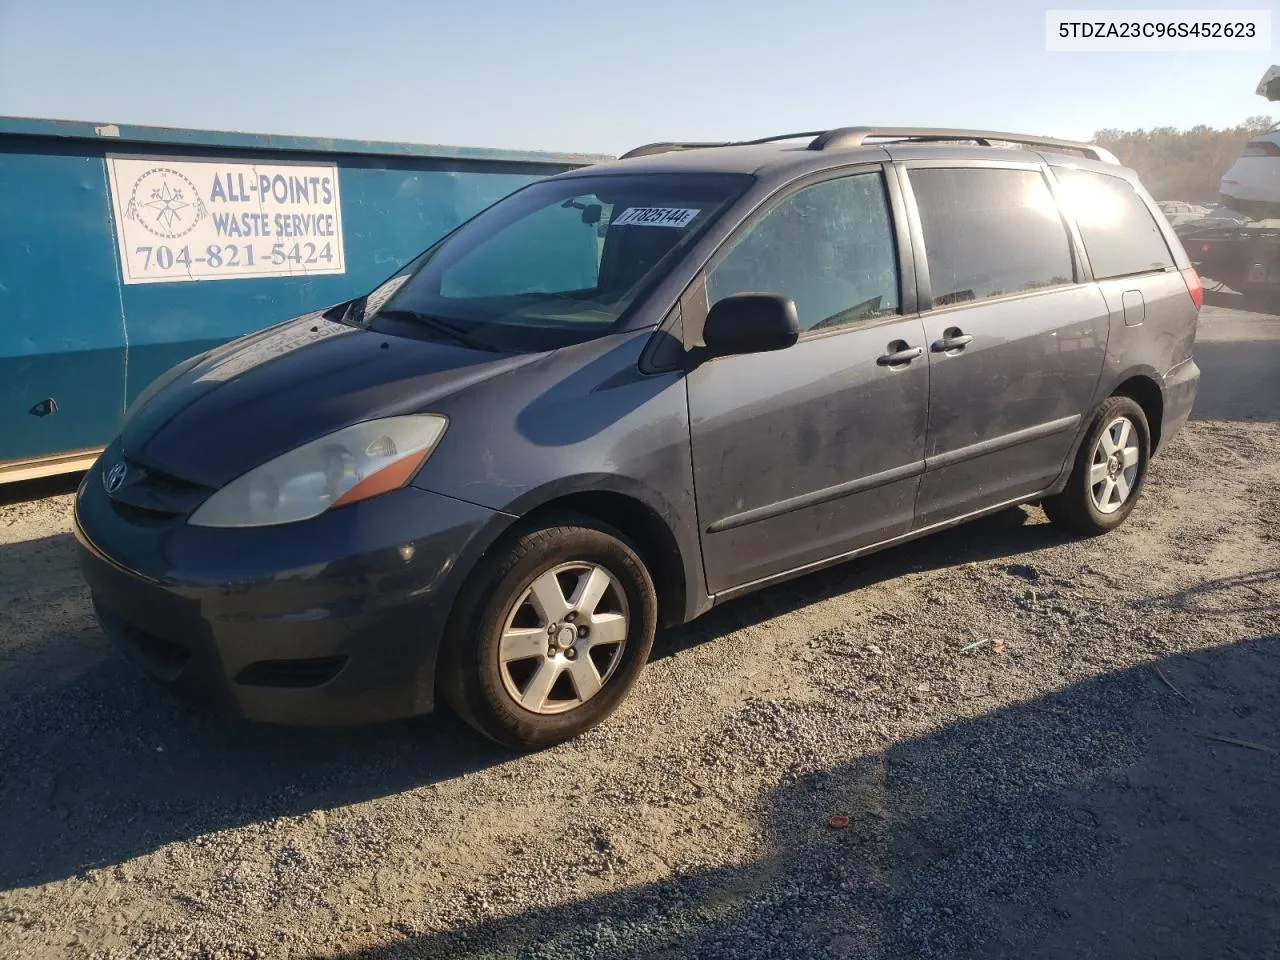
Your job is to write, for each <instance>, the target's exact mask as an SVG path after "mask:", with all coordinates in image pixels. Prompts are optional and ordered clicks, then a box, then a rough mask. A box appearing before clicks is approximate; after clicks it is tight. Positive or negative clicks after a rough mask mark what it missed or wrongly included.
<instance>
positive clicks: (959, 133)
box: [809, 127, 1120, 164]
mask: <svg viewBox="0 0 1280 960" xmlns="http://www.w3.org/2000/svg"><path fill="white" fill-rule="evenodd" d="M871 139H876V140H879V139H890V140H897V141H907V142H911V141H914V142H916V143H939V142H945V141H947V140H973V141H975V142H977V143H978V144H980V145H981V146H984V147H989V146H991V141H992V140H1001V141H1004V142H1006V143H1019V144H1023V145H1025V146H1029V147H1048V148H1050V149H1053V150H1072V151H1076V152H1078V153H1081V154H1083V155H1084V156H1085V157H1086V158H1087V159H1089V160H1099V161H1101V162H1103V163H1114V164H1119V163H1120V161H1119V160H1118V159H1117V158H1116V155H1115V154H1113V153H1112V152H1111V151H1110V150H1107V149H1105V148H1103V147H1099V146H1097V145H1096V144H1092V143H1083V142H1081V141H1079V140H1059V139H1056V138H1054V137H1035V136H1027V135H1025V134H1021V133H1001V132H1000V131H997V130H953V129H948V128H944V127H839V128H837V129H835V130H827V131H824V132H823V133H820V134H819V135H818V136H816V137H814V139H813V141H812V142H811V143H810V144H809V149H810V150H835V149H839V148H841V147H860V146H862V145H863V144H865V143H866V141H867V140H871Z"/></svg>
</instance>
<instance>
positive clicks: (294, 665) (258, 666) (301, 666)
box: [236, 657, 347, 687]
mask: <svg viewBox="0 0 1280 960" xmlns="http://www.w3.org/2000/svg"><path fill="white" fill-rule="evenodd" d="M346 665H347V658H346V657H311V658H308V659H305V660H259V661H258V662H257V663H251V664H249V666H247V667H245V668H244V669H243V670H241V671H240V672H239V673H238V674H236V683H238V684H241V685H243V686H246V687H318V686H320V685H321V684H324V683H328V682H329V681H330V680H332V679H333V678H334V677H336V676H337V675H338V672H339V671H340V670H342V668H343V667H345V666H346Z"/></svg>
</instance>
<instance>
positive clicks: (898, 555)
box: [653, 507, 1069, 659]
mask: <svg viewBox="0 0 1280 960" xmlns="http://www.w3.org/2000/svg"><path fill="white" fill-rule="evenodd" d="M1068 539H1069V537H1068V535H1066V534H1064V533H1063V532H1062V531H1061V530H1059V529H1058V528H1057V527H1054V526H1053V525H1051V524H1049V523H1047V522H1045V520H1044V516H1043V514H1041V513H1040V512H1039V511H1038V510H1036V509H1035V508H1034V507H1013V508H1010V509H1008V510H1001V511H1000V512H999V513H994V514H991V515H989V516H986V517H981V518H979V519H977V520H973V521H970V522H969V523H966V524H963V525H961V526H958V527H953V528H952V529H950V530H944V531H941V532H939V533H934V534H930V535H929V536H927V537H923V538H921V539H919V540H914V541H910V542H908V543H904V544H901V545H900V546H897V547H893V548H891V549H888V550H883V551H881V552H879V553H874V554H871V555H869V556H866V557H861V558H859V559H857V560H851V561H849V562H848V563H842V564H839V565H837V566H834V567H828V568H827V569H825V570H821V571H818V572H816V573H810V574H806V575H805V576H803V577H797V578H796V579H794V580H788V581H786V582H785V583H781V584H779V585H777V586H774V587H770V588H769V589H767V590H761V591H759V592H758V593H751V594H747V595H746V596H743V597H741V598H739V599H736V600H731V601H729V602H727V603H725V604H723V605H722V606H719V607H716V608H715V609H714V610H712V611H711V612H710V613H708V614H705V615H704V616H702V617H699V618H698V619H697V620H694V621H693V622H692V623H687V624H684V625H683V626H680V627H675V628H673V629H670V630H666V631H663V632H662V633H661V634H659V636H658V638H657V640H656V641H655V642H654V648H653V658H654V659H659V658H661V657H666V656H672V655H674V654H677V653H679V652H680V651H681V650H685V649H687V648H689V647H691V646H694V645H696V644H699V643H704V642H706V641H708V640H712V639H714V638H716V637H720V636H724V635H725V634H727V633H732V632H733V631H735V630H740V629H742V628H743V627H748V626H751V625H754V624H757V623H760V622H762V621H764V620H769V619H772V618H773V617H777V616H782V615H783V614H787V613H791V612H793V611H795V610H798V609H800V608H801V607H806V606H808V605H809V604H812V603H817V602H818V601H820V600H825V599H827V598H829V597H834V596H838V595H840V594H844V593H850V592H852V591H855V590H860V589H862V588H863V587H869V586H871V585H872V584H875V583H880V582H882V581H885V580H893V579H895V578H897V577H900V576H903V575H904V574H907V573H914V572H918V571H922V570H940V569H944V568H946V567H954V566H959V565H961V564H965V563H978V562H981V561H985V560H995V559H1000V558H1005V559H1008V560H1010V561H1014V562H1013V563H1011V565H1010V566H1011V568H1012V569H1011V572H1012V573H1014V574H1015V575H1017V574H1019V573H1021V574H1024V575H1026V576H1028V577H1035V576H1036V572H1035V571H1034V570H1033V569H1031V568H1030V567H1029V566H1028V564H1027V563H1026V562H1025V560H1020V559H1019V558H1020V557H1022V555H1023V554H1026V553H1031V552H1034V551H1036V550H1041V549H1044V548H1046V547H1051V546H1055V545H1058V544H1061V543H1064V542H1066V541H1067V540H1068Z"/></svg>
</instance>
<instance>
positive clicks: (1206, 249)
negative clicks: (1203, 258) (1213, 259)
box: [1200, 243, 1209, 253]
mask: <svg viewBox="0 0 1280 960" xmlns="http://www.w3.org/2000/svg"><path fill="white" fill-rule="evenodd" d="M1200 252H1201V253H1208V252H1209V245H1208V244H1207V243H1202V244H1200Z"/></svg>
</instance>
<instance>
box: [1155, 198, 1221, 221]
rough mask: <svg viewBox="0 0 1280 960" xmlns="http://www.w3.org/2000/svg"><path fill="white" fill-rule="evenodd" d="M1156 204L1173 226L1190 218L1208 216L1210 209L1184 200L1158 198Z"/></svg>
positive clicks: (1198, 218) (1196, 218)
mask: <svg viewBox="0 0 1280 960" xmlns="http://www.w3.org/2000/svg"><path fill="white" fill-rule="evenodd" d="M1156 206H1157V207H1159V208H1160V212H1161V213H1163V214H1164V216H1165V219H1166V220H1168V221H1169V225H1170V226H1173V227H1176V226H1178V225H1179V224H1183V223H1186V222H1188V221H1190V220H1200V219H1202V218H1204V217H1206V216H1208V215H1209V211H1210V209H1212V208H1210V207H1207V206H1205V205H1204V204H1201V203H1187V202H1186V201H1185V200H1158V201H1156Z"/></svg>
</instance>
